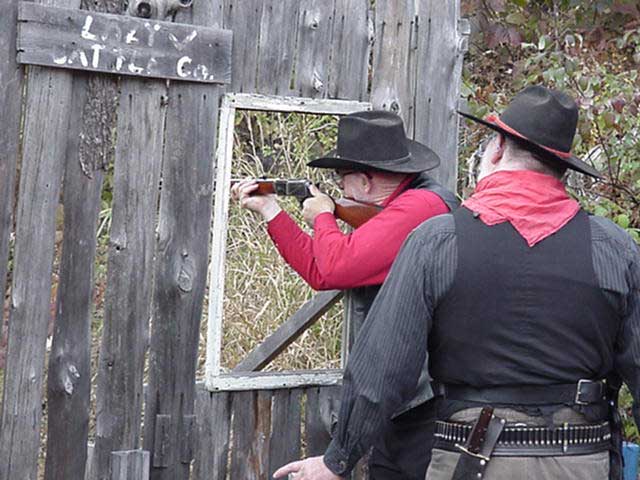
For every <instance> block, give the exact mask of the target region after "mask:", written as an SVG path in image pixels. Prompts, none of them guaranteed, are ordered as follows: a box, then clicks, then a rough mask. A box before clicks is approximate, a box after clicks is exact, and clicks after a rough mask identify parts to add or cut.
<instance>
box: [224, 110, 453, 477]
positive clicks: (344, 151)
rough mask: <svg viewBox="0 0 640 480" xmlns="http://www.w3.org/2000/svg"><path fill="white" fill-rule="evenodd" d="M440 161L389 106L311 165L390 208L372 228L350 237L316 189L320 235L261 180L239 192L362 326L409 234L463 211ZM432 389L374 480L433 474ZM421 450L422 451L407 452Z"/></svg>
mask: <svg viewBox="0 0 640 480" xmlns="http://www.w3.org/2000/svg"><path fill="white" fill-rule="evenodd" d="M439 163H440V159H439V158H438V156H437V155H436V154H435V153H434V152H433V151H432V150H431V149H429V148H428V147H426V146H425V145H422V144H420V143H418V142H415V141H412V140H410V139H408V138H407V137H406V135H405V131H404V126H403V123H402V119H401V118H400V117H399V116H397V115H395V114H393V113H390V112H386V111H365V112H357V113H353V114H350V115H346V116H344V117H342V118H341V119H340V121H339V124H338V145H337V149H336V150H335V151H333V152H331V153H330V154H329V155H328V156H326V157H323V158H319V159H316V160H313V161H312V162H310V163H309V166H311V167H316V168H330V169H333V170H335V174H336V176H337V178H338V184H339V186H340V187H341V189H342V190H343V192H344V195H345V196H346V197H348V198H351V199H353V200H356V201H360V202H367V203H374V204H377V205H380V206H382V207H384V208H383V210H382V211H381V212H380V213H379V214H377V215H376V216H375V217H373V218H372V219H370V220H369V221H367V222H366V223H365V224H363V225H362V226H360V227H359V228H357V229H355V230H354V231H352V232H351V233H349V234H344V233H342V231H341V230H340V229H339V227H338V224H337V222H336V218H335V217H334V215H333V212H334V203H333V200H332V199H331V197H329V196H328V195H325V194H324V193H322V192H320V191H319V190H318V189H315V187H314V188H312V194H313V197H311V198H308V199H307V200H305V201H304V204H303V216H304V219H305V221H306V222H307V223H308V224H309V225H311V226H312V227H313V236H310V235H308V234H307V233H305V232H304V231H303V230H302V229H301V228H300V227H299V226H298V225H297V224H296V223H295V222H294V221H293V220H292V219H291V217H290V216H289V215H288V214H287V213H286V212H284V211H283V210H282V209H281V208H280V206H279V205H278V202H277V200H276V198H275V196H274V195H252V193H253V192H254V191H255V190H256V188H257V184H256V182H255V181H252V180H247V181H243V182H240V183H239V184H236V185H235V186H234V187H233V188H232V197H233V198H234V199H236V200H238V201H239V202H240V204H241V206H243V207H244V208H247V209H249V210H253V211H255V212H258V213H260V214H261V215H262V216H263V218H264V219H265V220H266V221H267V222H268V227H267V231H268V233H269V235H270V236H271V239H272V240H273V242H274V243H275V245H276V246H277V248H278V251H279V252H280V254H281V255H282V257H283V258H284V259H285V261H286V262H287V263H288V264H289V265H291V267H292V268H293V269H294V270H295V271H296V272H298V274H299V275H300V276H301V277H302V278H303V279H304V280H305V281H306V282H307V283H308V284H309V285H310V286H311V287H312V288H314V289H315V290H331V289H342V290H346V289H349V290H351V293H352V298H353V302H354V309H353V311H354V314H355V316H356V318H355V319H354V322H355V324H356V325H358V324H359V323H362V322H363V321H364V318H365V317H366V314H367V312H368V310H369V308H370V306H371V304H372V303H373V299H374V298H375V296H376V294H377V293H378V290H379V288H380V285H381V284H382V283H383V282H384V280H385V278H386V276H387V274H388V273H389V270H390V268H391V264H392V263H393V261H394V259H395V257H396V255H397V254H398V252H399V250H400V247H401V245H402V243H403V242H404V240H405V239H406V237H407V236H408V235H409V233H410V232H411V231H412V230H413V229H414V228H416V227H417V226H418V225H420V224H421V223H422V222H424V221H425V220H427V219H429V218H431V217H434V216H436V215H440V214H443V213H448V212H449V211H451V210H453V209H455V208H456V207H457V200H456V198H455V195H453V194H452V193H451V192H449V191H447V190H446V189H444V188H443V187H441V186H440V185H438V184H437V183H436V182H435V181H434V180H433V179H432V178H431V177H429V176H428V175H427V174H426V173H424V172H426V171H427V170H430V169H433V168H435V167H437V166H438V164H439ZM389 328H393V325H391V324H390V325H389ZM424 389H426V390H424ZM428 389H429V386H428V382H427V381H426V379H425V382H424V385H423V386H422V390H424V391H418V393H417V396H416V399H414V401H412V402H410V404H409V405H407V406H406V407H405V408H403V409H402V410H401V412H402V413H401V414H399V415H398V416H397V417H396V418H395V420H394V422H393V425H392V428H391V429H390V430H389V431H388V432H386V433H385V435H384V437H383V438H381V439H380V441H379V442H378V443H377V444H376V447H375V448H374V451H373V454H372V456H371V459H370V473H371V478H372V479H374V480H375V479H378V478H380V479H385V480H391V479H394V478H398V479H400V478H401V479H413V478H416V479H422V478H424V473H425V471H426V466H427V464H428V456H427V454H426V453H427V451H428V450H429V449H428V447H427V446H426V445H427V442H428V437H429V435H428V432H426V431H425V429H424V424H425V423H426V422H429V423H432V422H431V419H430V418H427V417H430V416H431V412H430V411H429V410H430V409H429V408H427V407H426V406H425V405H421V404H423V402H422V401H421V400H420V398H422V397H427V398H428V397H429V396H430V391H429V390H428ZM419 390H420V388H419ZM420 405H421V406H420ZM413 407H417V408H413ZM407 446H409V447H410V448H409V449H407ZM413 449H415V450H417V451H420V452H421V455H411V454H410V453H408V452H407V450H413ZM412 457H413V458H412ZM416 458H420V459H421V461H419V462H416V460H415V459H416Z"/></svg>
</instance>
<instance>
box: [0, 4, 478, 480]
mask: <svg viewBox="0 0 640 480" xmlns="http://www.w3.org/2000/svg"><path fill="white" fill-rule="evenodd" d="M40 3H42V4H45V5H56V6H63V7H71V8H77V7H78V6H79V0H57V1H54V0H43V1H41V2H40ZM0 6H2V7H3V15H2V16H1V17H0V27H1V28H0V46H2V47H3V48H2V49H0V50H1V51H0V80H2V81H1V82H0V87H1V88H2V91H1V92H0V94H1V95H0V112H2V113H0V115H2V117H1V119H2V120H1V123H2V127H3V128H1V129H0V291H3V292H4V281H5V278H6V269H7V257H8V245H9V242H8V239H9V237H10V233H11V218H12V208H11V207H12V201H11V199H12V198H13V196H14V191H13V184H14V179H15V172H16V168H17V167H16V165H17V163H18V158H19V155H18V153H19V151H20V145H19V142H18V138H19V135H18V132H19V128H20V125H21V124H22V123H23V124H24V137H23V140H22V148H21V150H22V165H21V170H20V172H21V178H20V189H19V190H20V191H19V193H20V195H19V199H18V206H17V210H16V212H15V218H16V247H15V250H14V252H13V257H14V264H13V279H12V288H11V312H10V330H9V349H8V359H7V362H8V363H7V368H6V371H5V372H6V374H5V376H4V378H5V385H4V401H3V406H2V417H1V418H2V423H1V424H0V480H13V479H27V478H28V479H32V478H36V471H37V467H38V465H37V458H38V448H39V441H40V418H41V412H42V398H41V392H42V386H43V380H44V371H45V370H44V362H45V354H46V334H47V324H48V322H49V318H50V312H49V298H50V291H51V274H52V260H53V255H54V235H55V222H54V220H55V218H56V215H55V212H56V209H57V207H58V199H59V197H60V192H61V183H62V179H63V176H64V192H63V201H64V216H65V221H64V243H63V252H62V257H61V267H60V272H59V278H60V282H61V285H60V287H59V289H58V298H57V308H56V327H55V331H54V339H53V346H52V350H51V356H50V364H49V379H48V396H49V399H48V402H49V403H48V406H49V437H48V447H47V448H48V455H47V464H46V478H47V479H54V478H73V479H82V478H83V475H84V474H83V472H84V467H85V459H86V437H87V432H88V421H89V418H88V416H89V406H88V405H89V393H90V392H89V390H90V383H89V379H90V378H91V376H92V375H94V374H95V372H91V371H90V367H89V326H90V318H91V310H92V303H91V298H92V283H93V279H92V277H93V262H94V255H95V248H96V247H95V230H96V222H97V218H98V210H99V206H100V191H101V188H102V183H103V172H104V169H105V165H106V163H107V162H108V161H110V159H112V158H115V166H114V168H115V176H114V201H113V205H112V206H113V224H112V230H111V237H110V246H109V275H108V287H107V293H106V301H105V302H106V304H105V319H104V327H103V337H102V344H101V352H100V360H99V366H98V372H97V373H98V390H97V396H98V416H97V432H96V445H95V449H94V451H93V462H94V463H93V468H92V471H93V472H95V477H93V478H91V479H89V480H94V478H100V479H110V480H111V479H121V478H128V477H127V476H130V475H134V473H131V472H138V473H136V474H135V475H139V476H140V478H142V477H143V476H144V475H145V473H144V472H145V471H146V469H147V468H149V467H150V475H151V477H152V478H154V479H172V480H173V479H176V480H181V479H187V478H189V470H190V464H191V463H192V459H194V458H195V462H194V463H193V464H194V472H193V474H192V478H196V479H199V480H200V479H201V480H204V479H212V478H215V479H220V480H222V479H224V478H225V477H226V476H227V475H230V478H234V479H235V478H239V479H245V478H260V479H262V478H268V475H269V474H270V473H272V472H273V470H274V469H275V468H276V467H277V466H279V465H280V464H282V463H285V462H287V461H289V460H292V459H295V458H296V457H297V456H298V455H299V454H300V452H301V445H302V444H306V446H307V447H306V448H307V450H306V452H307V453H308V454H320V453H322V452H323V450H324V448H325V447H326V445H327V444H328V441H329V438H330V437H329V429H330V424H331V421H332V418H333V417H334V416H335V412H336V411H337V404H336V402H337V400H336V398H337V397H336V395H337V394H336V390H335V388H334V387H314V386H309V387H302V388H295V389H281V390H268V391H256V392H238V393H234V392H222V393H209V392H206V391H203V390H201V391H199V392H198V393H197V395H196V392H195V366H196V365H195V363H196V362H195V358H196V354H197V343H198V332H199V327H200V320H201V318H200V317H201V313H202V302H203V298H204V290H205V283H206V267H207V249H208V242H209V235H208V233H209V232H208V225H209V220H210V217H211V195H212V189H213V180H212V178H213V168H214V165H213V158H214V152H215V148H216V145H215V138H216V136H215V129H216V122H217V113H218V112H217V109H218V100H219V95H220V93H221V92H222V88H221V87H218V86H215V85H193V84H175V83H172V84H170V85H169V86H167V84H166V83H165V82H164V81H150V80H141V79H137V78H128V79H121V80H118V79H117V78H116V77H104V76H98V75H93V74H87V73H74V74H72V73H70V72H69V71H63V70H54V69H49V68H41V67H35V66H34V67H29V68H28V73H29V75H28V79H27V87H28V97H27V98H26V99H25V112H24V117H23V120H21V117H20V98H21V97H20V92H21V90H22V86H21V78H22V74H23V71H24V69H21V68H18V67H17V66H16V64H15V61H14V57H13V54H14V53H15V23H16V11H17V8H16V6H17V1H16V0H0ZM82 6H83V8H86V9H95V10H96V11H106V12H111V13H117V12H120V11H121V8H122V6H121V2H120V1H119V0H97V1H90V0H86V2H84V3H83V5H82ZM458 17H459V2H458V0H451V1H447V2H439V1H436V0H377V1H376V2H375V9H373V10H372V9H371V7H370V2H369V0H326V1H318V0H213V1H207V2H195V5H194V9H193V11H192V12H186V11H185V12H182V13H181V14H180V15H179V16H178V18H177V19H176V20H177V21H179V22H184V23H190V22H193V23H197V24H199V25H203V26H220V27H223V28H227V29H231V30H233V37H234V40H233V44H234V50H233V71H232V84H231V85H230V86H229V87H228V88H227V89H226V91H229V92H245V93H263V94H278V95H291V96H305V97H314V98H341V99H351V100H361V101H371V102H372V103H373V104H374V107H378V108H385V109H390V110H393V111H396V112H398V113H399V114H400V115H402V116H403V118H404V119H405V122H406V125H407V129H408V132H409V133H410V135H412V136H413V137H414V138H416V139H417V140H421V141H425V142H426V143H427V144H429V145H430V146H431V147H432V148H433V149H434V150H436V152H438V153H439V154H440V155H441V157H442V159H443V164H442V166H441V167H440V169H438V171H436V172H435V176H436V177H437V178H439V179H440V180H442V181H443V182H444V183H445V184H446V185H448V186H449V187H454V186H455V176H456V154H457V148H456V145H457V124H458V121H457V118H456V115H455V108H456V106H457V99H458V90H459V81H460V72H461V65H462V53H463V51H464V45H465V43H464V42H465V33H466V32H465V29H464V25H462V24H460V23H459V18H458ZM114 126H115V127H114ZM116 130H117V132H116ZM114 133H116V137H115V138H116V140H115V151H112V150H111V145H112V143H113V142H114V140H113V135H114ZM161 178H162V189H160V188H159V186H160V179H161ZM158 205H159V208H158ZM151 319H152V321H151ZM0 335H1V333H0ZM149 344H150V345H151V347H150V355H149V381H148V382H149V383H148V388H147V402H146V405H143V370H144V362H145V356H146V353H147V349H148V347H149ZM272 350H274V351H275V350H277V349H272ZM269 355H271V354H269ZM261 363H264V362H261ZM196 397H197V398H196ZM143 408H144V418H145V422H144V431H143V429H142V422H141V418H142V413H143ZM198 437H199V443H198V441H197V438H198ZM141 439H142V440H141ZM142 445H143V446H144V448H145V450H147V451H149V453H150V456H149V455H146V454H144V453H142V452H141V451H140V450H139V449H140V447H141V446H142ZM114 451H116V452H119V453H118V454H116V455H114V454H113V452H114ZM149 457H150V464H149V463H147V462H149ZM112 467H113V471H112Z"/></svg>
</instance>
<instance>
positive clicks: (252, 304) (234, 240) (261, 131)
mask: <svg viewBox="0 0 640 480" xmlns="http://www.w3.org/2000/svg"><path fill="white" fill-rule="evenodd" d="M336 130H337V118H336V117H331V116H325V115H303V114H284V113H265V112H247V111H242V112H238V114H237V116H236V127H235V134H234V159H233V168H232V177H234V178H245V177H249V178H259V177H278V178H309V179H311V180H312V181H314V182H318V183H320V184H321V185H322V188H323V189H325V190H327V189H329V188H330V185H331V184H330V182H329V177H328V175H327V174H326V173H325V172H320V171H317V170H313V169H310V168H308V167H306V163H307V162H308V161H309V160H311V159H312V158H314V157H317V156H321V155H322V154H323V153H325V152H327V151H329V150H331V149H332V148H334V145H335V136H336ZM330 193H335V191H333V192H331V191H330ZM279 200H280V203H281V205H282V206H283V209H284V210H286V211H287V212H288V213H289V214H290V215H292V216H293V217H294V219H295V220H296V221H297V222H298V223H299V224H300V225H302V224H303V222H302V218H301V216H300V207H299V205H298V204H297V201H296V200H295V199H290V198H280V199H279ZM304 228H305V229H306V230H307V232H309V233H310V230H309V229H308V228H306V227H304ZM313 293H314V292H313V290H312V289H311V288H310V287H308V286H307V285H306V283H305V282H304V281H303V280H302V279H301V278H300V277H299V276H298V275H297V273H296V272H295V271H294V270H293V269H291V268H290V267H289V266H288V265H287V264H286V263H285V262H284V260H283V259H282V258H281V257H280V255H279V254H278V251H277V250H276V248H275V246H274V245H273V243H272V242H271V239H270V238H269V236H268V234H267V232H266V225H265V224H264V222H263V221H262V220H261V219H260V218H259V217H258V216H257V215H255V214H253V213H251V212H249V211H247V210H243V209H241V208H240V207H239V206H237V205H234V204H232V205H231V207H230V211H229V230H228V240H227V259H226V279H225V298H224V323H223V352H222V353H223V356H222V363H223V366H224V367H225V368H228V369H231V368H233V367H234V366H235V365H236V364H237V363H238V362H239V361H241V360H242V359H243V358H244V357H245V356H246V355H247V354H248V353H249V352H250V351H251V350H252V349H253V348H255V347H256V346H257V345H259V344H260V343H261V342H262V341H263V340H264V339H265V338H266V337H267V336H268V335H269V334H270V333H272V332H273V331H274V330H275V329H276V328H277V327H278V326H279V325H281V324H282V323H283V322H284V321H286V319H287V318H289V317H290V316H291V315H292V314H293V313H294V312H295V311H296V310H297V309H298V308H299V307H300V306H301V305H302V304H303V303H304V302H305V301H307V300H308V299H310V298H311V297H312V296H313ZM205 301H206V300H205ZM204 311H205V312H206V305H205V310H204ZM342 316H343V308H342V305H341V304H338V305H336V306H334V307H333V308H332V309H331V310H330V311H329V312H328V313H327V314H325V316H324V317H323V318H322V319H320V320H319V321H318V322H317V323H316V324H315V325H313V326H312V327H311V328H310V329H309V330H307V331H306V332H305V333H304V334H303V335H302V336H301V337H300V338H299V339H298V340H297V341H296V342H294V343H293V344H292V345H291V346H290V347H289V348H288V349H287V350H285V351H284V352H283V353H282V354H280V356H279V357H278V358H277V359H276V360H275V361H274V362H273V363H272V364H271V365H270V366H269V367H267V370H296V369H318V368H338V367H339V366H340V346H341V342H340V335H341V330H342ZM204 323H206V322H203V326H202V331H201V332H202V336H203V337H204V336H205V334H204V332H205V331H206V325H205V324H204ZM203 363H204V352H203V351H201V355H200V362H199V365H203Z"/></svg>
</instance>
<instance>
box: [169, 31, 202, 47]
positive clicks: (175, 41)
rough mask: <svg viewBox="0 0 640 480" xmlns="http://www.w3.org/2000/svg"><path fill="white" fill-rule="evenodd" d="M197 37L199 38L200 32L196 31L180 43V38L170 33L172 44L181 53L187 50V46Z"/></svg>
mask: <svg viewBox="0 0 640 480" xmlns="http://www.w3.org/2000/svg"><path fill="white" fill-rule="evenodd" d="M197 36H198V32H197V31H196V30H193V31H192V32H191V33H190V34H189V35H187V36H186V37H185V39H184V40H182V41H180V40H178V37H176V36H175V35H174V34H173V33H170V34H169V40H171V43H172V44H173V46H174V47H175V48H176V50H178V51H179V52H181V51H182V50H184V49H185V47H186V46H187V45H189V44H190V43H191V42H193V41H194V40H195V38H196V37H197Z"/></svg>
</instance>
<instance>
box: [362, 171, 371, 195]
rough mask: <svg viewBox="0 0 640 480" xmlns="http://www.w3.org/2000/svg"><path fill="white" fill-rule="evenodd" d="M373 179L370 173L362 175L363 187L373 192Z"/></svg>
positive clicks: (368, 191) (366, 190)
mask: <svg viewBox="0 0 640 480" xmlns="http://www.w3.org/2000/svg"><path fill="white" fill-rule="evenodd" d="M372 180H373V177H371V176H370V175H362V188H363V190H364V191H365V192H367V193H371V189H372V188H373V184H372V183H371V182H372Z"/></svg>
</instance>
